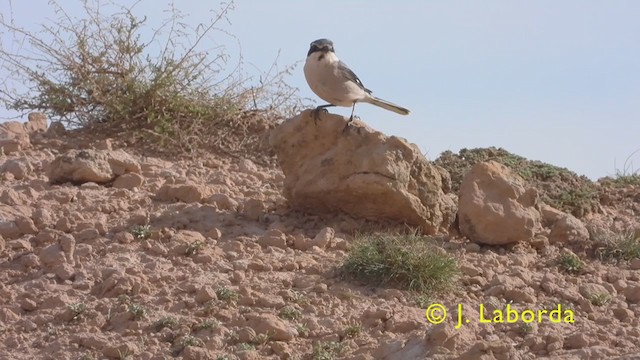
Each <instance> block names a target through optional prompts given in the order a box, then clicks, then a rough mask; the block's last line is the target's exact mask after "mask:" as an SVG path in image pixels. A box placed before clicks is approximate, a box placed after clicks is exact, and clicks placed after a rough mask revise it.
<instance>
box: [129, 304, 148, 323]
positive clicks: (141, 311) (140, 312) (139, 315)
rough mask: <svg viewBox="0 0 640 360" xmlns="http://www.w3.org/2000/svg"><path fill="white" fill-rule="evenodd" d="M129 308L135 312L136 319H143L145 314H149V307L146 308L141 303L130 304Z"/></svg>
mask: <svg viewBox="0 0 640 360" xmlns="http://www.w3.org/2000/svg"><path fill="white" fill-rule="evenodd" d="M128 310H129V312H130V313H132V314H133V317H134V318H135V319H136V320H140V319H143V318H144V317H145V316H147V309H145V308H144V307H143V306H142V305H140V304H129V308H128Z"/></svg>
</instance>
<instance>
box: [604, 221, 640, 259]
mask: <svg viewBox="0 0 640 360" xmlns="http://www.w3.org/2000/svg"><path fill="white" fill-rule="evenodd" d="M594 237H595V241H596V242H597V243H599V244H600V245H601V247H600V248H599V249H597V251H596V254H597V255H598V257H599V258H600V260H603V261H613V262H620V261H629V260H632V259H636V258H640V229H628V230H625V231H623V232H620V233H608V234H596V235H595V236H594Z"/></svg>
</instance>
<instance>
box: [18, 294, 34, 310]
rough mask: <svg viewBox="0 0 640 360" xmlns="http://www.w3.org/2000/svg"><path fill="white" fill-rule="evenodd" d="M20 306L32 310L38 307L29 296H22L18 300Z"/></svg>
mask: <svg viewBox="0 0 640 360" xmlns="http://www.w3.org/2000/svg"><path fill="white" fill-rule="evenodd" d="M20 308H21V309H22V310H24V311H34V310H36V309H37V308H38V304H37V303H36V302H35V301H34V300H33V299H31V298H28V297H23V298H22V299H21V300H20Z"/></svg>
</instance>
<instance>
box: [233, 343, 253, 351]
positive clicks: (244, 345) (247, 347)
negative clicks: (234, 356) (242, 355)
mask: <svg viewBox="0 0 640 360" xmlns="http://www.w3.org/2000/svg"><path fill="white" fill-rule="evenodd" d="M236 349H238V351H253V350H255V349H256V347H255V346H254V345H253V344H249V343H239V344H238V345H236Z"/></svg>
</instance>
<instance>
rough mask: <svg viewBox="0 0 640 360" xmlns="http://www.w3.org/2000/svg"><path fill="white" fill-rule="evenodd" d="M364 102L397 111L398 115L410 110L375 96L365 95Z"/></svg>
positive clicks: (407, 113)
mask: <svg viewBox="0 0 640 360" xmlns="http://www.w3.org/2000/svg"><path fill="white" fill-rule="evenodd" d="M363 101H364V102H368V103H369V104H373V105H375V106H379V107H381V108H383V109H387V110H389V111H393V112H394V113H398V114H400V115H409V113H410V111H409V109H405V108H403V107H402V106H398V105H396V104H394V103H390V102H388V101H386V100H382V99H380V98H377V97H375V96H369V97H367V98H366V99H365V100H363Z"/></svg>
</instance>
